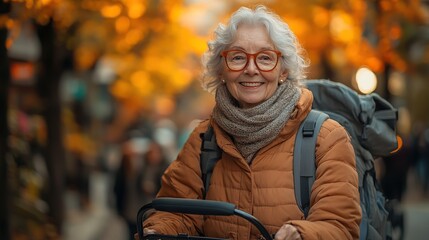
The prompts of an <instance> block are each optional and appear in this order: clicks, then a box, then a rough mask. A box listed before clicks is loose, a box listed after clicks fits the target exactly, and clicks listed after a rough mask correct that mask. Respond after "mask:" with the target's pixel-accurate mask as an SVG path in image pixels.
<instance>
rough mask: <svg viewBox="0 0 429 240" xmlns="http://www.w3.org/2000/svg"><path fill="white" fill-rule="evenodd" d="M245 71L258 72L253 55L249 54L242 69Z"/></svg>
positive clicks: (249, 72) (248, 72)
mask: <svg viewBox="0 0 429 240" xmlns="http://www.w3.org/2000/svg"><path fill="white" fill-rule="evenodd" d="M244 70H245V71H244V72H245V73H247V74H249V75H254V74H256V73H258V71H259V70H258V67H257V66H256V61H255V57H254V56H251V57H250V58H249V60H248V62H247V66H246V67H245V69H244Z"/></svg>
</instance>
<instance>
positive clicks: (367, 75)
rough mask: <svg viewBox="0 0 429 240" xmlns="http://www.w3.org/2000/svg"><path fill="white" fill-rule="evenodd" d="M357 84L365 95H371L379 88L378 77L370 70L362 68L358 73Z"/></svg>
mask: <svg viewBox="0 0 429 240" xmlns="http://www.w3.org/2000/svg"><path fill="white" fill-rule="evenodd" d="M356 83H357V86H358V88H359V91H361V92H362V93H364V94H369V93H372V92H373V91H374V90H375V89H376V87H377V77H376V76H375V74H374V72H372V71H371V70H370V69H368V68H366V67H361V68H359V69H358V70H357V72H356Z"/></svg>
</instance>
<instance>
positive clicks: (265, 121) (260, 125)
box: [213, 81, 301, 164]
mask: <svg viewBox="0 0 429 240" xmlns="http://www.w3.org/2000/svg"><path fill="white" fill-rule="evenodd" d="M300 95H301V91H300V90H299V89H298V88H297V87H295V86H294V85H293V84H292V83H290V81H286V82H284V83H283V84H280V85H279V86H278V88H277V90H276V92H275V93H274V95H273V96H271V97H270V98H269V99H267V100H265V101H264V102H262V103H261V104H259V105H257V106H255V107H252V108H240V107H239V106H238V102H237V100H235V99H234V98H233V96H232V95H231V94H230V93H229V91H228V89H227V87H226V85H225V84H222V85H219V87H218V88H217V90H216V97H215V99H216V105H215V107H214V109H213V118H214V120H215V121H216V122H217V123H218V124H219V126H220V127H221V128H222V129H223V130H225V131H226V132H227V133H228V134H229V135H230V136H231V137H232V139H233V141H234V143H235V146H236V147H237V149H238V150H239V151H240V153H241V154H242V155H243V157H244V158H245V159H246V161H247V162H248V163H249V164H250V163H251V161H252V159H253V156H254V155H255V153H256V152H257V151H258V150H259V149H261V148H262V147H264V146H266V145H268V144H269V143H270V142H271V141H273V140H274V139H275V138H276V137H277V136H278V134H279V133H280V131H281V130H282V128H283V127H284V125H285V124H286V122H287V120H288V119H289V118H290V115H291V113H292V111H293V110H294V108H295V104H296V102H297V101H298V99H299V97H300Z"/></svg>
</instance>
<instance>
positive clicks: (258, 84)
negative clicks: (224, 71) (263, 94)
mask: <svg viewBox="0 0 429 240" xmlns="http://www.w3.org/2000/svg"><path fill="white" fill-rule="evenodd" d="M240 84H241V85H243V86H245V87H257V86H261V85H262V83H260V82H242V83H240Z"/></svg>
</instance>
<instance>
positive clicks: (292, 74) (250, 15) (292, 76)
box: [201, 6, 309, 93]
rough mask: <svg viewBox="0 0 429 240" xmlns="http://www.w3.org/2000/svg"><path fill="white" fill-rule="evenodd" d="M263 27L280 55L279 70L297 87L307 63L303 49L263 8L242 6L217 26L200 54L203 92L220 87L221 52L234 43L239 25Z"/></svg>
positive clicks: (283, 26)
mask: <svg viewBox="0 0 429 240" xmlns="http://www.w3.org/2000/svg"><path fill="white" fill-rule="evenodd" d="M242 23H246V24H263V25H264V26H265V28H266V29H267V32H268V34H269V36H270V38H271V40H272V42H273V44H274V46H275V48H276V49H277V50H279V51H280V52H281V53H282V57H281V58H280V64H281V67H282V70H287V72H288V80H289V81H292V82H293V83H294V84H296V85H297V86H298V85H300V84H301V83H300V80H302V79H304V78H305V71H304V70H305V68H306V67H308V65H309V63H308V61H307V60H305V59H304V57H303V55H302V53H303V49H302V48H301V45H300V44H299V42H298V40H297V38H296V36H295V34H294V33H293V32H292V30H291V29H290V28H289V26H288V25H287V24H286V23H285V22H284V21H283V20H282V19H281V18H280V17H279V16H278V15H276V14H274V13H273V12H270V11H269V10H268V9H267V8H266V7H265V6H257V7H256V8H255V9H254V10H252V9H249V8H247V7H241V8H240V9H238V10H237V11H236V12H235V13H234V14H232V16H231V18H230V20H229V22H228V24H227V25H224V24H222V23H220V24H219V25H218V27H217V28H216V30H215V32H214V34H215V38H214V39H213V40H212V41H209V42H208V50H207V52H205V53H204V55H203V65H204V67H205V71H204V74H203V77H202V79H201V85H202V87H203V89H204V90H207V91H209V92H211V93H214V92H215V91H216V88H217V87H218V86H219V84H221V79H220V75H221V71H222V68H223V65H222V58H221V55H220V54H221V52H222V51H224V50H226V49H227V48H228V47H229V46H230V45H231V44H232V43H233V41H234V40H235V35H236V32H237V28H238V26H239V25H240V24H242Z"/></svg>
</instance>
